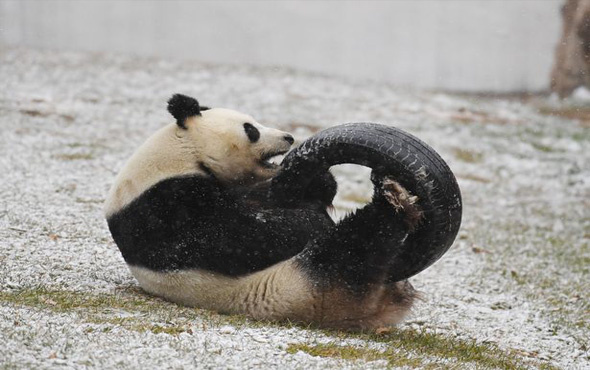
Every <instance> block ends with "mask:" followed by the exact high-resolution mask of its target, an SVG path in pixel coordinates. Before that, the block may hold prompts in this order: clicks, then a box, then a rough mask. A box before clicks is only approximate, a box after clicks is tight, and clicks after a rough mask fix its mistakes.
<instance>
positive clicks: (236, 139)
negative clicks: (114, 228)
mask: <svg viewBox="0 0 590 370" xmlns="http://www.w3.org/2000/svg"><path fill="white" fill-rule="evenodd" d="M168 111H169V112H170V113H171V114H172V115H173V116H174V118H176V123H171V124H169V125H166V126H164V127H162V128H161V129H160V130H158V131H157V132H156V133H154V134H153V135H152V136H151V137H150V138H149V139H147V141H146V142H145V143H143V145H141V146H140V147H139V148H138V149H137V150H136V151H135V153H134V154H133V156H132V157H131V158H130V159H129V160H128V161H127V163H126V164H125V166H124V167H123V169H122V170H121V172H119V175H118V176H117V178H116V179H115V183H114V184H113V186H112V188H111V191H110V193H109V195H108V197H107V200H106V204H105V212H106V214H107V216H108V215H111V214H113V213H114V212H117V211H118V210H120V209H121V208H123V207H124V206H125V205H127V204H129V203H130V202H131V201H133V200H134V199H136V198H137V197H138V196H140V195H141V194H143V192H145V191H146V190H148V189H149V188H150V187H152V186H153V185H155V184H157V183H158V182H160V181H162V180H165V179H168V178H173V177H179V176H190V175H200V176H207V177H214V178H215V179H216V180H218V181H219V182H221V183H222V184H224V185H227V186H233V185H249V184H252V183H256V182H259V181H264V180H267V179H269V178H271V177H272V176H274V175H275V174H276V173H277V171H278V169H279V166H278V165H276V164H273V163H271V162H270V161H269V160H270V159H271V158H272V157H274V156H277V155H280V154H284V153H285V152H287V151H288V150H289V148H290V147H291V144H293V136H291V135H289V134H288V133H286V132H283V131H279V130H275V129H272V128H267V127H264V126H262V125H261V124H259V123H258V122H256V121H255V120H254V118H252V117H251V116H249V115H247V114H243V113H239V112H236V111H233V110H229V109H222V108H207V107H201V106H200V105H199V103H198V102H197V100H196V99H193V98H191V97H188V96H185V95H180V94H176V95H174V96H173V97H172V98H171V99H170V100H169V101H168Z"/></svg>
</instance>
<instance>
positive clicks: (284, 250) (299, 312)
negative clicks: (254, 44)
mask: <svg viewBox="0 0 590 370" xmlns="http://www.w3.org/2000/svg"><path fill="white" fill-rule="evenodd" d="M168 111H169V112H170V113H171V115H172V116H173V117H174V118H175V122H172V123H170V124H168V125H166V126H164V127H162V128H161V129H160V130H158V131H157V132H156V133H154V134H153V135H152V136H151V137H150V138H149V139H147V141H146V142H145V143H144V144H143V145H141V146H140V147H139V148H138V149H137V151H136V152H135V153H134V154H133V155H132V157H131V158H130V159H129V160H128V162H127V163H126V164H125V165H124V167H123V169H122V170H121V171H120V173H119V174H118V176H117V177H116V179H115V181H114V184H113V186H112V188H111V190H110V192H109V194H108V197H107V200H106V204H105V215H106V219H107V223H108V227H109V229H110V231H111V234H112V236H113V239H114V241H115V243H116V245H117V246H118V248H119V249H120V251H121V253H122V256H123V258H124V259H125V262H126V263H127V265H128V267H129V269H130V271H131V273H132V275H133V276H134V277H135V278H136V279H137V281H138V282H139V285H140V286H141V287H142V288H143V289H144V290H145V291H147V292H148V293H151V294H153V295H156V296H160V297H163V298H165V299H167V300H170V301H172V302H176V303H178V304H182V305H187V306H194V307H199V308H204V309H209V310H215V311H218V312H221V313H227V314H245V315H248V316H250V317H252V318H255V319H262V320H273V321H283V320H289V321H292V322H301V323H306V324H314V325H317V326H321V327H329V328H337V329H349V330H359V329H374V328H377V327H381V326H388V325H394V324H396V323H398V322H399V321H400V320H402V318H403V317H404V316H405V315H406V314H407V313H408V311H409V310H410V308H411V307H412V304H413V302H414V300H415V299H416V297H417V293H416V291H415V290H414V289H413V287H412V286H411V284H410V283H409V282H408V281H407V280H403V281H394V282H392V281H391V279H389V278H388V266H389V264H390V261H391V256H392V255H395V253H396V250H397V248H398V246H399V245H401V244H402V243H403V242H404V240H405V239H406V238H407V236H408V234H409V233H411V232H412V230H413V229H414V228H415V227H416V225H417V224H419V222H420V219H421V210H420V207H419V206H418V205H417V198H416V197H415V196H413V195H412V194H410V193H409V192H408V191H407V190H406V189H404V188H403V187H402V186H401V185H400V184H399V183H397V182H396V181H394V180H393V179H390V178H385V179H381V180H379V181H375V186H376V188H375V192H374V196H373V201H372V202H371V203H370V204H368V205H366V206H365V207H364V208H362V209H360V210H358V211H357V212H356V213H354V214H351V215H348V216H347V217H345V218H344V219H343V220H341V221H340V222H338V223H337V224H336V223H334V221H332V219H331V218H330V216H329V214H328V212H327V209H328V208H329V207H330V206H331V203H332V200H333V198H334V195H335V194H336V182H335V181H334V178H333V177H332V176H331V175H330V174H329V172H326V173H323V174H322V175H319V176H317V177H316V178H314V179H312V186H309V187H308V189H309V190H307V191H306V194H305V195H304V196H303V198H302V200H301V201H300V202H299V203H298V204H297V205H296V206H295V207H293V206H291V207H280V206H278V204H277V203H276V201H275V200H272V199H270V198H269V197H267V196H266V192H267V189H268V186H269V183H270V180H271V179H272V178H273V176H274V175H275V174H276V173H277V171H278V169H279V166H277V165H274V164H272V163H271V162H270V160H269V159H270V158H272V157H274V156H277V155H281V154H284V153H286V152H287V151H288V150H289V149H290V147H291V145H292V144H293V142H294V139H293V137H292V136H291V135H290V134H288V133H286V132H283V131H279V130H276V129H272V128H267V127H265V126H263V125H261V124H260V123H258V122H257V121H256V120H255V119H254V118H253V117H251V116H249V115H247V114H244V113H240V112H237V111H234V110H230V109H222V108H207V107H204V106H201V105H199V103H198V101H197V100H196V99H194V98H192V97H188V96H185V95H181V94H176V95H174V96H173V97H172V98H171V99H170V100H169V101H168Z"/></svg>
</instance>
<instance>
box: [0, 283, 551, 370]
mask: <svg viewBox="0 0 590 370" xmlns="http://www.w3.org/2000/svg"><path fill="white" fill-rule="evenodd" d="M0 303H3V304H13V305H19V306H27V307H33V308H36V309H42V310H49V311H52V312H58V313H73V314H77V315H78V316H79V317H80V319H81V320H82V321H83V322H86V323H89V324H96V325H98V326H97V327H94V326H89V327H87V328H85V329H84V330H85V331H86V332H87V333H90V332H94V331H102V332H109V331H112V330H113V329H115V328H123V329H125V330H130V331H137V332H152V333H154V334H167V335H172V336H175V335H178V334H181V333H192V331H193V330H207V328H208V327H218V326H222V325H232V326H234V327H236V328H238V329H239V328H252V327H268V326H272V327H277V328H289V327H293V326H297V327H300V328H302V326H301V325H297V324H294V323H290V322H286V323H271V322H264V321H252V320H250V319H248V318H246V317H245V316H241V315H233V316H226V315H219V314H216V313H214V312H211V311H206V310H200V309H195V308H189V307H182V306H178V305H175V304H173V303H169V302H166V301H163V300H161V299H159V298H155V297H151V296H148V295H146V294H144V293H143V292H142V291H141V290H140V289H138V288H135V287H129V288H125V289H123V290H120V291H117V292H115V293H114V294H89V293H83V292H73V291H63V290H49V289H47V288H44V287H38V288H29V289H22V290H16V291H10V292H0ZM121 311H124V312H125V313H126V314H125V315H123V317H119V316H120V313H121ZM195 328H196V329H195ZM305 328H306V329H309V330H314V331H316V332H318V333H322V334H325V335H326V336H329V337H333V338H335V339H337V340H345V339H361V340H364V341H366V342H367V346H365V347H362V348H360V347H355V346H349V345H340V344H337V342H333V343H328V344H305V343H300V344H291V345H289V347H288V348H287V352H288V353H296V352H298V351H303V352H306V353H308V354H310V355H313V356H322V357H332V358H340V359H343V360H361V361H375V360H385V361H387V363H388V364H389V366H409V367H416V366H422V367H425V368H430V367H432V366H434V365H437V366H440V365H442V364H444V366H445V367H448V366H447V365H448V364H449V363H451V364H458V367H457V368H460V366H459V365H460V364H467V363H473V364H476V365H477V366H478V367H479V368H490V369H491V368H499V369H521V368H525V367H527V366H529V365H530V363H528V362H526V361H525V360H524V359H523V358H522V356H519V355H518V354H517V353H513V352H507V351H504V350H501V349H499V348H498V347H496V346H494V345H492V344H480V343H476V342H475V341H474V340H464V339H457V338H452V337H450V336H448V335H442V334H436V333H431V332H426V331H417V330H412V329H405V330H397V329H392V330H388V331H386V332H384V333H381V334H376V333H347V332H341V331H332V330H321V329H317V328H314V327H313V326H308V327H305ZM371 342H373V343H375V342H376V343H384V344H386V345H387V349H385V350H377V349H374V348H370V347H369V344H370V343H371ZM433 364H434V365H433ZM535 365H536V366H538V365H539V364H535ZM544 366H548V368H551V367H550V365H544ZM434 367H436V366H434Z"/></svg>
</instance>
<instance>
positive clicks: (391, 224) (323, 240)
mask: <svg viewBox="0 0 590 370" xmlns="http://www.w3.org/2000/svg"><path fill="white" fill-rule="evenodd" d="M374 182H375V185H376V187H375V195H374V197H373V201H372V202H371V203H370V204H368V205H367V206H365V207H363V208H362V209H359V210H358V211H357V212H355V213H354V214H351V215H349V216H347V217H345V218H344V219H343V220H342V221H341V222H340V223H338V224H337V225H336V226H334V227H333V228H332V229H331V230H330V231H329V232H328V233H327V234H326V235H324V236H322V237H320V238H317V239H314V240H313V241H311V242H310V243H309V244H308V246H307V247H306V249H305V251H304V252H303V253H302V254H301V255H299V256H298V260H299V262H300V263H301V264H302V266H303V267H304V268H305V269H306V270H307V271H308V272H309V273H310V274H311V276H312V278H313V277H315V279H314V280H316V281H318V282H322V283H327V284H330V285H334V284H337V285H342V284H345V285H346V287H347V288H348V289H350V290H351V291H352V292H354V293H358V294H362V293H363V291H364V290H365V289H366V288H367V286H369V285H373V284H380V283H383V282H384V281H385V280H386V277H387V273H388V266H389V264H390V261H392V260H393V259H394V258H395V257H396V255H397V253H398V252H399V247H400V246H401V245H402V243H403V242H404V240H405V239H406V237H407V236H408V234H409V233H410V232H411V231H412V229H413V228H414V227H415V226H416V225H417V223H418V222H419V220H420V215H421V214H420V210H419V209H418V207H417V205H416V204H415V202H416V197H413V196H411V195H410V194H409V193H408V192H407V191H406V190H405V189H404V188H403V187H402V186H401V185H399V184H398V183H397V182H395V181H393V180H390V179H382V180H379V181H374Z"/></svg>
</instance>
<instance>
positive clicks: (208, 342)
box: [0, 49, 590, 368]
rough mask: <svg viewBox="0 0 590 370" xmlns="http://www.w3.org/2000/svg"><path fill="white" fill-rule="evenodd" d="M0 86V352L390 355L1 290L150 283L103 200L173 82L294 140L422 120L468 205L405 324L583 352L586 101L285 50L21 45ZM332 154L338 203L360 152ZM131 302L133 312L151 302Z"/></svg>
mask: <svg viewBox="0 0 590 370" xmlns="http://www.w3.org/2000/svg"><path fill="white" fill-rule="evenodd" d="M0 87H1V89H0V174H1V176H2V177H1V178H0V297H2V299H0V364H2V365H3V366H4V367H7V368H10V367H15V368H21V367H30V368H51V367H57V366H65V367H72V368H73V367H80V366H89V367H127V368H140V367H146V366H151V367H169V368H181V367H186V366H196V367H201V368H215V367H222V368H247V367H275V368H285V367H289V368H342V367H349V368H355V367H358V368H361V367H362V368H366V367H367V366H370V367H382V366H384V365H385V363H384V362H383V361H374V362H370V363H365V362H363V361H362V360H360V361H346V360H342V359H336V358H324V357H313V356H310V355H308V354H306V353H303V352H297V353H293V354H291V353H289V352H288V351H286V350H285V348H286V347H287V345H288V344H290V343H316V342H320V343H322V342H325V341H338V343H345V344H346V343H348V344H351V345H369V346H373V347H374V348H383V346H384V344H383V343H373V342H370V341H366V340H363V339H354V338H352V337H342V338H341V337H339V336H335V334H333V333H332V334H330V333H325V332H322V331H317V330H308V329H304V328H300V327H291V326H289V327H282V326H277V325H260V324H251V325H250V324H247V325H246V326H245V327H240V326H239V325H237V326H236V325H231V324H228V325H225V324H219V325H217V326H216V325H215V320H213V321H214V322H213V323H212V322H210V321H208V320H209V319H208V318H207V315H204V314H203V315H201V314H196V315H193V316H190V313H187V315H189V317H188V318H187V321H186V322H185V324H186V325H187V327H189V328H191V330H184V331H182V332H181V333H179V334H170V333H166V332H164V333H157V332H155V331H154V330H151V331H145V330H132V329H130V326H129V325H127V326H125V325H122V324H121V325H118V324H117V323H118V322H119V323H122V322H123V321H116V320H123V319H125V317H126V315H135V314H134V313H133V312H131V313H129V312H128V311H129V310H124V309H119V308H113V309H112V310H108V309H107V310H106V311H105V312H101V315H102V316H101V317H102V319H101V320H103V321H100V320H98V319H96V317H95V318H93V319H88V317H89V316H88V317H87V316H85V315H86V314H85V313H84V312H83V310H82V311H81V310H71V311H68V310H61V311H60V310H55V309H53V310H52V309H46V308H44V307H43V304H46V306H47V307H49V308H51V307H52V306H56V305H57V306H59V303H58V302H55V301H53V300H52V298H42V303H43V304H41V306H39V305H33V304H30V305H27V304H23V302H20V301H19V302H20V303H19V302H16V303H15V302H14V301H11V299H9V298H7V297H13V295H11V294H12V293H14V292H20V291H23V290H24V291H29V292H35V291H36V290H35V289H37V290H39V289H42V290H43V289H44V290H48V291H65V292H74V293H75V294H83V295H84V294H87V295H90V296H95V295H100V294H106V295H107V296H109V295H112V294H115V293H116V292H120V291H124V292H127V293H125V294H127V295H126V297H130V296H131V297H141V299H143V300H147V301H150V300H156V299H155V298H151V297H145V296H143V295H142V294H141V293H139V292H137V290H136V288H134V287H135V285H136V283H135V281H134V279H133V278H132V277H131V275H130V274H129V272H128V270H127V268H126V267H125V265H124V263H123V260H122V258H121V256H120V254H119V252H118V250H117V248H116V246H115V245H114V243H113V242H112V240H111V238H110V235H109V232H108V229H107V227H106V222H105V221H104V219H103V216H102V212H101V207H102V203H103V201H104V199H105V195H106V193H107V190H108V188H109V186H110V184H111V183H112V181H113V179H114V176H115V174H116V172H117V171H118V169H120V168H121V166H122V164H123V163H124V161H125V160H126V159H127V158H128V157H129V156H130V155H131V153H132V151H133V150H134V149H135V148H136V147H137V146H138V145H140V144H141V143H142V142H143V140H145V139H146V138H147V137H148V136H149V135H150V134H151V133H152V132H154V131H155V130H156V129H157V128H159V127H161V126H162V125H163V124H165V123H167V122H170V117H169V116H168V114H167V112H166V110H165V102H166V100H167V98H168V97H169V96H170V95H171V94H173V93H175V92H182V93H185V94H189V95H192V96H195V97H197V98H198V99H199V101H200V102H202V103H203V104H204V105H208V106H218V107H228V108H234V109H237V110H241V111H244V112H247V113H250V114H252V115H253V116H254V117H256V118H257V120H258V121H260V122H262V123H264V124H267V125H269V126H275V127H278V128H281V129H284V130H288V131H290V132H293V133H294V134H295V135H296V137H297V138H298V139H300V140H301V139H304V138H305V137H307V136H309V135H311V134H312V133H313V132H315V131H317V130H318V129H321V128H324V127H328V126H331V125H334V124H338V123H344V122H355V121H373V122H381V123H386V124H392V125H395V126H397V127H399V128H401V129H404V130H407V131H409V132H411V133H413V134H415V135H416V136H418V137H420V138H421V139H423V140H424V141H425V142H427V143H429V144H430V145H431V146H433V147H434V148H435V149H436V150H437V151H439V153H440V154H441V155H442V156H443V158H445V159H446V160H447V161H448V163H449V165H450V167H451V168H452V169H453V171H454V172H455V174H456V175H457V177H458V180H459V184H460V186H461V189H462V192H463V198H464V216H463V220H464V221H463V226H462V229H461V232H460V234H459V238H458V240H457V241H456V243H455V245H454V246H453V248H452V249H451V250H450V251H449V252H448V253H447V254H446V255H445V256H444V257H443V258H442V259H441V260H440V261H439V262H437V263H436V264H435V265H434V266H432V267H431V268H429V269H428V270H426V271H425V272H423V273H421V274H419V275H418V276H416V277H414V278H413V279H412V281H413V283H414V284H415V286H416V287H417V288H418V289H419V290H421V291H422V292H423V293H424V297H425V299H424V301H423V302H420V303H419V304H418V306H417V308H416V310H415V312H414V313H413V315H412V316H411V317H410V318H409V319H408V320H407V321H406V323H404V324H403V325H402V328H408V329H412V328H416V329H420V330H422V329H424V330H427V331H431V332H436V333H441V334H445V335H448V336H451V337H453V338H459V339H474V340H476V341H477V342H478V343H493V344H495V345H497V346H498V347H500V348H501V349H505V350H514V351H516V352H515V353H519V354H520V355H521V356H522V357H523V358H525V359H531V360H532V361H541V362H544V363H549V364H553V365H554V366H557V367H563V368H588V367H590V355H589V352H588V351H589V349H588V348H589V343H588V339H587V338H588V337H590V330H589V329H590V326H589V322H590V305H589V303H588V300H589V292H590V283H589V280H590V279H589V276H588V271H589V265H590V249H589V238H590V211H589V209H590V145H589V143H590V134H589V126H588V124H589V122H590V114H588V112H589V111H588V109H587V107H586V108H584V107H583V106H582V108H580V106H571V107H569V106H566V105H564V104H563V103H559V102H551V101H549V100H543V99H537V100H530V101H527V102H526V103H524V104H523V103H522V102H519V101H515V100H501V99H491V98H487V99H486V98H478V97H474V96H454V95H448V94H441V93H427V92H406V91H399V90H395V89H393V88H392V87H390V86H388V85H384V84H378V83H369V82H353V81H347V80H344V79H339V78H333V77H329V76H323V75H317V74H308V73H301V72H297V71H293V70H290V69H283V68H253V67H245V66H220V65H207V64H200V63H196V62H176V61H170V60H161V59H139V58H134V57H123V56H113V55H103V54H83V53H64V52H61V53H53V52H40V51H34V50H18V49H8V50H3V51H2V52H1V54H0ZM584 109H586V110H584ZM334 172H335V174H336V175H337V178H338V180H339V183H340V189H341V191H340V193H339V195H338V198H337V202H336V206H337V209H338V212H337V213H338V214H340V215H341V214H342V213H344V212H345V211H347V210H349V209H353V208H355V207H358V206H359V204H360V203H362V202H363V201H366V199H368V198H369V196H370V192H371V188H370V185H369V182H368V169H360V170H359V167H356V166H350V165H344V166H338V167H337V168H335V169H334ZM117 297H118V296H117ZM53 299H56V298H53ZM159 304H160V305H163V304H164V303H159ZM60 307H61V306H60ZM165 307H167V308H166V310H173V309H174V307H175V306H173V305H168V306H165ZM103 308H104V307H103ZM183 310H186V309H183ZM103 311H104V310H103ZM142 312H143V313H142V314H140V315H139V316H137V317H136V316H134V317H132V318H131V319H132V320H135V321H131V322H133V323H134V324H133V325H140V324H142V325H143V324H144V321H150V320H160V321H161V320H163V319H162V317H161V316H157V317H156V316H154V315H152V314H151V313H150V312H149V310H148V311H145V312H144V311H142ZM183 312H184V311H183ZM191 312H197V311H191ZM142 315H143V316H142ZM221 320H222V321H221V322H223V319H221ZM163 324H166V323H165V322H164V323H163ZM248 325H249V326H248ZM416 355H417V356H420V353H417V354H416Z"/></svg>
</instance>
